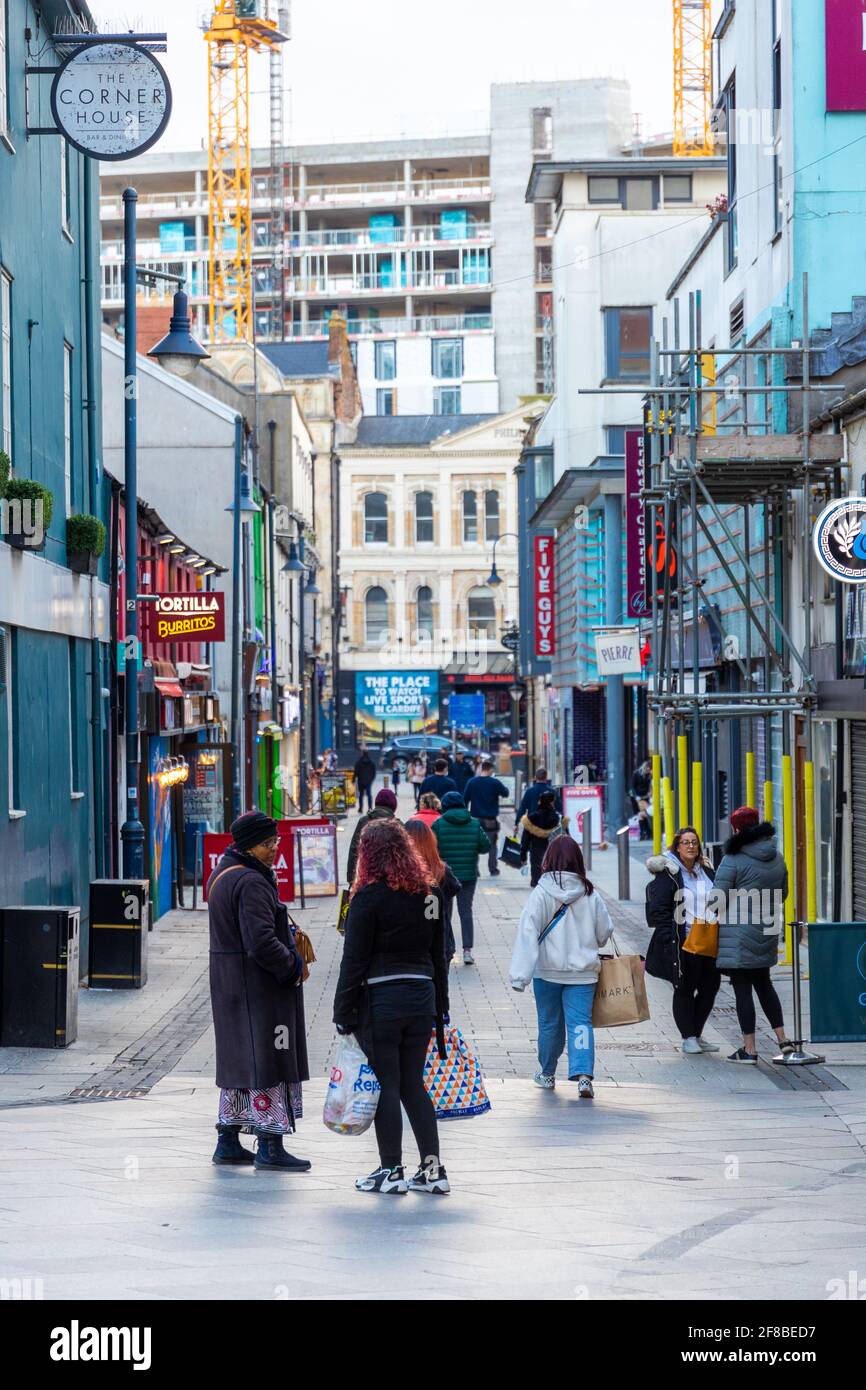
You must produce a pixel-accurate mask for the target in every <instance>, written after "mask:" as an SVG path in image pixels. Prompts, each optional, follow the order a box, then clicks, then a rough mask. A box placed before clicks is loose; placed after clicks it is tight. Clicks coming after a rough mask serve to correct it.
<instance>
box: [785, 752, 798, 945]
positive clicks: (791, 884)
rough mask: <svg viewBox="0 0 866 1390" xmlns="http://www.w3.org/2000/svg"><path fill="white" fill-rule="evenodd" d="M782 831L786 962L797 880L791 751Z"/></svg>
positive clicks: (787, 771) (787, 768)
mask: <svg viewBox="0 0 866 1390" xmlns="http://www.w3.org/2000/svg"><path fill="white" fill-rule="evenodd" d="M782 831H783V843H784V854H785V863H786V864H787V866H788V896H787V898H786V899H785V964H786V965H790V964H791V963H792V961H793V959H794V953H793V943H794V915H795V914H794V908H795V904H796V896H797V881H796V875H795V872H794V869H795V865H794V770H793V765H792V762H791V755H790V753H785V754H784V755H783V757H782Z"/></svg>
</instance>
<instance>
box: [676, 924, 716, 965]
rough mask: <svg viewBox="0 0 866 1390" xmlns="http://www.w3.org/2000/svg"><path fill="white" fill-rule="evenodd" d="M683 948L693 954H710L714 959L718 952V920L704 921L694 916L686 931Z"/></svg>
mask: <svg viewBox="0 0 866 1390" xmlns="http://www.w3.org/2000/svg"><path fill="white" fill-rule="evenodd" d="M683 950H684V951H688V952H689V953H690V954H691V955H693V956H711V957H712V958H713V960H715V958H716V956H717V955H718V954H719V924H718V922H705V921H703V919H702V918H700V917H696V918H695V920H694V921H693V922H692V925H691V926H690V927H689V929H688V932H687V933H686V939H685V941H684V942H683Z"/></svg>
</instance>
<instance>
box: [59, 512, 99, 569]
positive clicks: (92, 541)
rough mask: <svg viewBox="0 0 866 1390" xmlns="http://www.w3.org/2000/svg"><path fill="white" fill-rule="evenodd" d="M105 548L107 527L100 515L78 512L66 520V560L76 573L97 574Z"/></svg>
mask: <svg viewBox="0 0 866 1390" xmlns="http://www.w3.org/2000/svg"><path fill="white" fill-rule="evenodd" d="M104 549H105V527H104V526H103V524H102V522H101V521H100V520H99V517H98V516H88V515H86V514H82V513H78V514H76V515H75V516H70V517H69V518H68V519H67V522H66V562H67V564H68V565H69V568H70V569H71V570H72V572H73V573H74V574H96V571H97V569H98V567H99V557H100V555H101V554H102V552H103V550H104Z"/></svg>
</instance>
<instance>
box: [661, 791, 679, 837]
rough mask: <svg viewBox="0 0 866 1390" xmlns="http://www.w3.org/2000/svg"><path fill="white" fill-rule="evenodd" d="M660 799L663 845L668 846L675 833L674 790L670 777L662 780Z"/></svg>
mask: <svg viewBox="0 0 866 1390" xmlns="http://www.w3.org/2000/svg"><path fill="white" fill-rule="evenodd" d="M662 797H663V799H664V804H665V843H666V844H668V845H669V844H670V843H671V841H672V840H673V838H674V835H676V833H677V832H676V826H675V825H674V789H673V786H672V785H671V779H670V777H663V778H662Z"/></svg>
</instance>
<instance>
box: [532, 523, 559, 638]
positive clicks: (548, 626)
mask: <svg viewBox="0 0 866 1390" xmlns="http://www.w3.org/2000/svg"><path fill="white" fill-rule="evenodd" d="M533 572H534V575H535V589H534V595H533V618H534V626H535V655H536V656H540V657H549V656H553V654H554V652H555V651H556V636H555V628H556V615H555V610H554V606H553V536H536V537H535V541H534V547H533Z"/></svg>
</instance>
